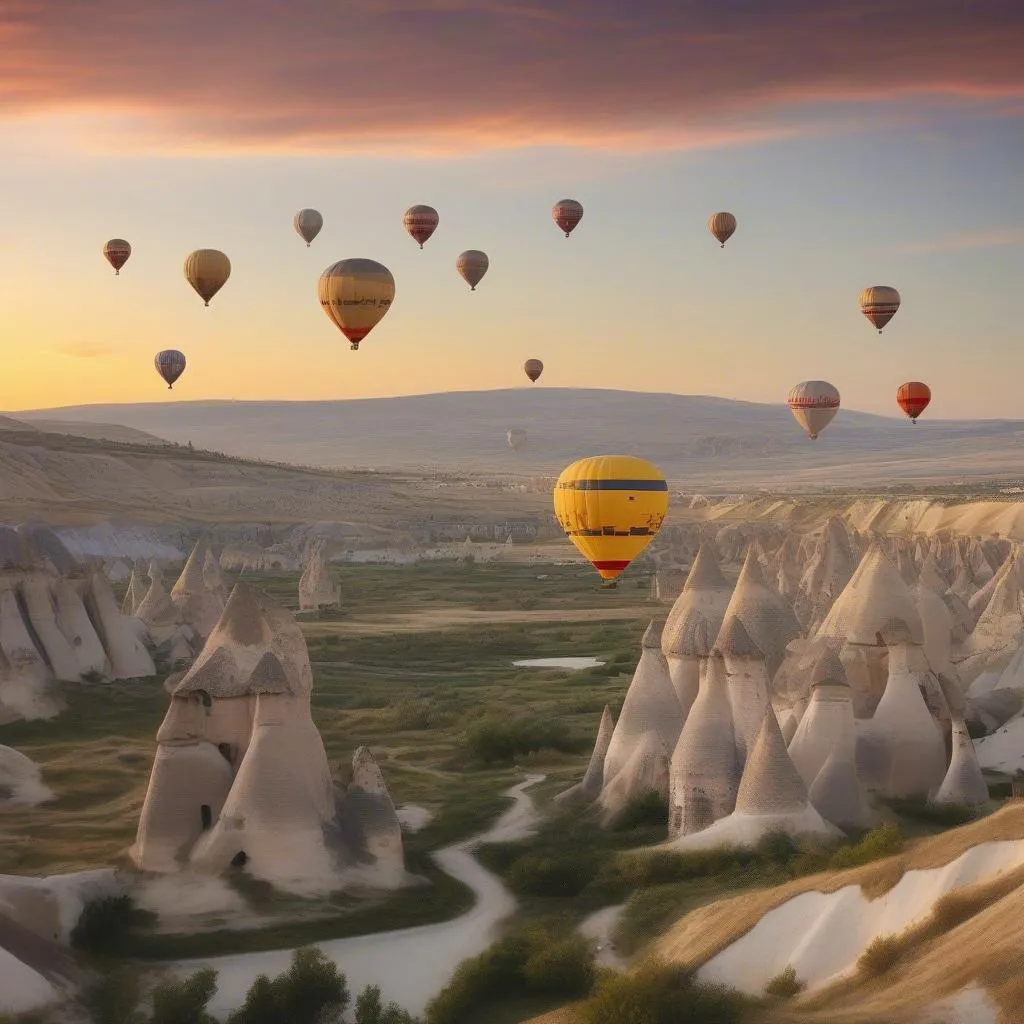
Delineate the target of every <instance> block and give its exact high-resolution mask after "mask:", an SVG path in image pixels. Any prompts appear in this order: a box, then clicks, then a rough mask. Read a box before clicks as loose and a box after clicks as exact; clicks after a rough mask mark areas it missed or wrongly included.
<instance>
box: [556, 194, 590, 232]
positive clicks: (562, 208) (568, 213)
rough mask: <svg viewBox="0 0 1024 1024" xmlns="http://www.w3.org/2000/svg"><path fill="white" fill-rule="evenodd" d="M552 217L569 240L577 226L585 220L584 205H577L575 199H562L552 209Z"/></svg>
mask: <svg viewBox="0 0 1024 1024" xmlns="http://www.w3.org/2000/svg"><path fill="white" fill-rule="evenodd" d="M551 216H552V217H553V218H554V221H555V223H556V224H557V225H558V226H559V227H560V228H561V229H562V230H563V231H564V232H565V237H566V238H568V237H569V236H570V235H571V234H572V232H573V229H574V228H575V227H576V225H577V224H579V222H580V221H581V220H583V204H582V203H577V202H576V200H575V199H560V200H559V201H558V202H557V203H555V205H554V206H553V207H552V209H551Z"/></svg>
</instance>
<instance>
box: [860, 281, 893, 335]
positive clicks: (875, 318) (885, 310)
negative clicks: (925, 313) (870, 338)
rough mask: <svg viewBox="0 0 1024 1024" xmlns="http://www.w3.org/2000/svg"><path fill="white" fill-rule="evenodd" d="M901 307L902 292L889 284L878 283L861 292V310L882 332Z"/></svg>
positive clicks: (879, 331)
mask: <svg viewBox="0 0 1024 1024" xmlns="http://www.w3.org/2000/svg"><path fill="white" fill-rule="evenodd" d="M899 308H900V293H899V292H898V291H896V289H895V288H890V287H889V285H887V284H876V285H873V286H872V287H870V288H865V289H864V290H863V291H862V292H861V293H860V311H861V312H862V313H863V314H864V315H865V316H866V317H867V318H868V320H869V321H870V322H871V323H872V324H873V325H874V326H875V327H876V328H877V330H878V333H879V334H881V333H882V328H883V327H885V325H886V324H887V323H888V322H889V321H890V320H891V319H892V318H893V317H894V316H895V315H896V311H897V310H898V309H899Z"/></svg>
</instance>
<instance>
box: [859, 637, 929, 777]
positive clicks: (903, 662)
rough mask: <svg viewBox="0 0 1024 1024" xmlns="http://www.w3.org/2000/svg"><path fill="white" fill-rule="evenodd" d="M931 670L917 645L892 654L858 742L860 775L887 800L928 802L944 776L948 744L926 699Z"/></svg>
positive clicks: (902, 645) (901, 646)
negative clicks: (922, 799)
mask: <svg viewBox="0 0 1024 1024" xmlns="http://www.w3.org/2000/svg"><path fill="white" fill-rule="evenodd" d="M927 673H928V665H927V662H926V661H925V657H924V652H923V650H922V648H921V646H920V645H919V644H914V643H910V642H906V641H905V642H902V643H895V644H893V645H892V646H891V647H890V648H889V678H888V682H887V684H886V687H885V693H884V694H883V696H882V699H881V701H880V702H879V704H878V707H877V709H876V710H875V713H874V715H873V717H872V718H871V719H870V721H868V722H865V723H863V725H862V727H861V730H860V734H859V737H858V741H857V770H858V773H859V774H860V776H861V778H862V779H863V780H864V782H865V785H866V786H867V787H868V788H869V789H876V790H878V791H879V792H881V793H882V794H883V795H885V796H888V797H913V796H930V795H931V794H933V793H935V792H936V791H937V790H938V788H939V787H940V786H941V785H942V780H943V778H944V777H945V775H946V744H945V741H944V739H943V737H942V733H941V732H940V731H939V727H938V726H937V725H936V723H935V720H934V719H933V718H932V715H931V713H930V712H929V710H928V705H927V704H926V703H925V699H924V697H923V696H922V689H923V687H924V678H925V676H926V674H927Z"/></svg>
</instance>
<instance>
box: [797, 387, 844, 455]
mask: <svg viewBox="0 0 1024 1024" xmlns="http://www.w3.org/2000/svg"><path fill="white" fill-rule="evenodd" d="M787 404H788V405H789V411H790V412H791V413H792V414H793V416H794V418H795V419H796V421H797V423H799V424H800V426H801V427H803V428H804V430H805V431H806V432H807V436H808V437H809V438H810V439H811V440H812V441H816V440H817V439H818V435H819V434H820V433H821V432H822V431H823V430H824V429H825V428H826V427H827V426H828V425H829V424H830V423H831V422H832V420H833V419H834V418H835V415H836V413H837V412H838V411H839V392H838V391H836V389H835V388H834V387H833V386H832V385H831V384H829V382H828V381H826V380H805V381H804V382H803V383H802V384H797V386H796V387H795V388H793V390H792V391H790V393H789V398H788V399H787Z"/></svg>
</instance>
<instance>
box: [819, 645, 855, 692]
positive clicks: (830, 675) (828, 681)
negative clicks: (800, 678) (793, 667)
mask: <svg viewBox="0 0 1024 1024" xmlns="http://www.w3.org/2000/svg"><path fill="white" fill-rule="evenodd" d="M849 685H850V683H849V680H848V679H847V678H846V669H845V668H843V663H842V662H841V661H840V660H839V655H838V654H837V653H836V652H835V651H834V650H833V649H832V648H831V647H828V646H823V648H822V651H821V653H820V654H819V655H818V658H817V660H816V661H815V662H814V667H813V668H812V669H811V687H812V688H813V687H815V686H849Z"/></svg>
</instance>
